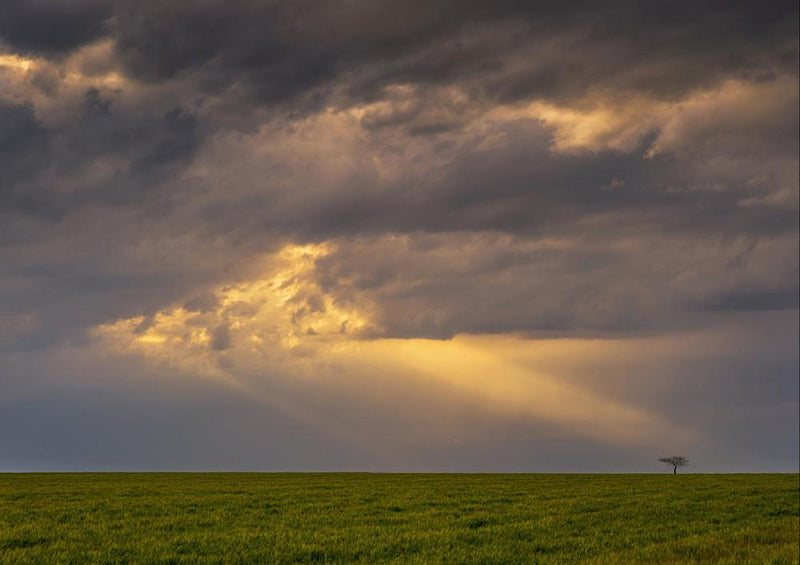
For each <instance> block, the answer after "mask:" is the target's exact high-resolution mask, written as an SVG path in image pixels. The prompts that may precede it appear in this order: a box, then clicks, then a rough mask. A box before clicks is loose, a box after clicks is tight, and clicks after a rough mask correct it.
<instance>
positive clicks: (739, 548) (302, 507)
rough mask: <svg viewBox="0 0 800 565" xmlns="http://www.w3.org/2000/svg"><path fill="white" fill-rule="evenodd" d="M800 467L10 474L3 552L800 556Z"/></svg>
mask: <svg viewBox="0 0 800 565" xmlns="http://www.w3.org/2000/svg"><path fill="white" fill-rule="evenodd" d="M799 507H800V482H799V477H798V475H677V476H672V475H668V474H664V475H415V474H409V475H390V474H386V475H384V474H172V473H169V474H156V473H150V474H6V475H3V474H0V563H4V564H5V563H351V562H360V563H485V564H493V563H520V564H522V563H524V564H533V563H579V562H580V563H595V564H601V563H614V564H625V563H681V564H684V563H687V564H688V563H714V564H724V563H730V564H736V565H743V564H748V563H752V564H759V565H761V564H765V563H773V564H790V563H798V551H799V548H800V517H799V516H798V514H799V512H800V509H799Z"/></svg>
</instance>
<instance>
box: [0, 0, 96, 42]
mask: <svg viewBox="0 0 800 565" xmlns="http://www.w3.org/2000/svg"><path fill="white" fill-rule="evenodd" d="M111 13H112V3H111V2H107V1H105V0H69V1H68V2H64V1H62V0H33V1H31V0H5V1H4V2H3V4H2V6H0V40H2V42H4V43H6V44H7V45H8V46H10V47H11V48H12V49H13V50H15V51H18V52H21V53H37V54H39V53H41V54H45V55H59V54H63V53H65V52H68V51H70V50H72V49H75V48H76V47H80V46H81V45H84V44H86V43H89V42H90V41H93V40H95V39H98V38H100V37H102V36H103V35H104V34H105V33H107V31H108V30H107V29H106V26H105V24H106V21H107V20H108V18H109V16H110V15H111Z"/></svg>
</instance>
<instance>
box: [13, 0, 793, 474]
mask: <svg viewBox="0 0 800 565" xmlns="http://www.w3.org/2000/svg"><path fill="white" fill-rule="evenodd" d="M0 172H1V174H0V471H56V470H63V471H88V470H92V471H111V470H200V471H202V470H207V471H241V470H252V471H281V470H285V471H409V472H410V471H435V472H439V471H458V472H477V471H482V472H483V471H486V472H500V471H503V472H622V473H625V472H671V470H672V469H671V467H669V466H665V465H664V464H663V463H660V462H659V461H658V458H659V457H664V456H668V455H685V456H688V457H689V459H690V461H691V465H690V467H688V468H687V469H686V470H687V471H694V472H764V471H770V472H772V471H775V472H797V471H798V458H799V454H798V442H799V439H798V428H799V427H800V425H799V423H798V394H799V393H798V380H799V379H798V371H799V367H798V356H799V355H798V337H800V336H798V286H799V280H798V279H799V277H798V268H799V266H798V253H799V249H798V247H799V245H798V5H797V2H796V1H794V0H792V1H785V2H784V1H771V2H741V1H709V2H682V1H677V2H634V1H617V2H605V3H597V2H580V1H578V2H531V1H518V0H493V1H491V2H489V1H477V0H459V1H455V0H425V1H418V0H403V1H397V0H392V1H389V0H328V1H325V2H319V1H312V0H292V1H288V0H287V1H282V0H278V1H274V0H273V1H261V0H258V1H257V0H225V1H222V0H194V1H188V0H173V1H170V2H163V1H162V0H139V1H136V2H126V1H119V0H116V1H114V0H3V1H2V3H0Z"/></svg>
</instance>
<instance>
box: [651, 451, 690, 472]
mask: <svg viewBox="0 0 800 565" xmlns="http://www.w3.org/2000/svg"><path fill="white" fill-rule="evenodd" d="M658 460H659V461H661V462H663V463H669V464H670V465H672V474H673V475H677V474H678V467H686V465H688V464H689V458H688V457H684V456H683V455H670V456H669V457H659V458H658Z"/></svg>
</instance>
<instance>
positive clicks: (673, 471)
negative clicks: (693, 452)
mask: <svg viewBox="0 0 800 565" xmlns="http://www.w3.org/2000/svg"><path fill="white" fill-rule="evenodd" d="M672 474H673V475H677V474H678V466H677V465H673V466H672Z"/></svg>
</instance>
